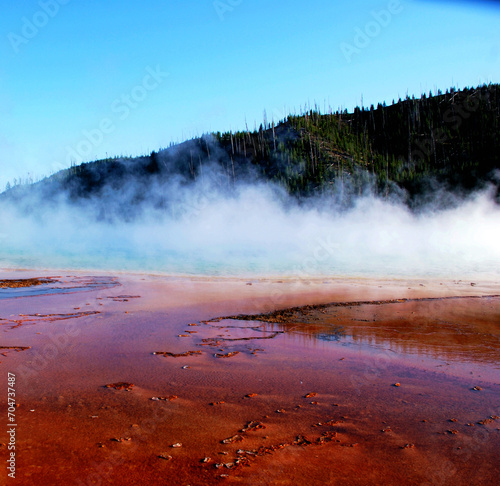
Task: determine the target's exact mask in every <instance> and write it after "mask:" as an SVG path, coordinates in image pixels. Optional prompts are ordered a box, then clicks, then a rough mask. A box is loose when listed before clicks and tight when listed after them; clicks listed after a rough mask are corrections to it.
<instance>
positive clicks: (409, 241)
mask: <svg viewBox="0 0 500 486" xmlns="http://www.w3.org/2000/svg"><path fill="white" fill-rule="evenodd" d="M138 194H142V198H140V199H142V200H141V201H140V202H138ZM335 194H336V193H334V194H333V195H329V196H323V197H317V198H314V199H311V200H309V201H307V202H302V203H298V202H297V201H296V200H295V199H293V198H291V197H290V196H288V195H287V194H286V193H285V192H284V191H283V190H282V189H280V188H279V187H277V186H274V185H271V184H268V183H263V182H259V181H257V180H255V179H254V180H251V181H247V182H244V183H243V182H240V183H237V184H236V185H233V184H231V183H230V182H228V178H227V174H226V172H225V171H224V170H222V169H221V167H220V166H218V165H216V164H212V165H211V166H208V165H207V166H205V167H203V173H202V174H200V176H199V177H197V178H196V180H194V181H191V182H189V183H188V182H186V180H185V178H183V177H182V176H180V175H178V174H177V175H176V174H172V176H171V177H169V178H168V179H167V180H166V181H165V180H163V181H160V180H156V182H154V183H150V184H148V185H147V186H139V187H138V186H137V184H136V183H135V182H134V181H133V180H129V181H128V182H127V183H126V184H123V185H122V186H121V187H120V188H119V189H117V188H113V189H111V188H106V189H105V190H104V191H103V192H102V193H101V194H100V195H99V197H94V198H89V199H82V200H78V201H77V202H75V201H71V200H70V198H69V196H68V194H67V193H64V192H63V193H61V194H60V195H59V196H58V197H57V199H56V200H53V201H51V202H50V204H49V203H44V201H43V199H42V196H41V195H40V194H39V193H38V192H37V191H36V190H32V191H31V192H30V193H29V196H25V197H24V202H23V204H19V203H12V202H9V200H8V198H6V199H5V200H4V201H2V202H1V203H0V267H4V268H39V269H41V268H52V269H55V268H60V269H62V268H64V269H70V268H71V269H102V270H115V271H119V270H124V271H138V272H152V273H166V274H205V275H228V276H257V275H262V276H265V275H282V276H296V277H307V276H323V275H324V276H326V275H329V276H339V275H346V276H350V275H352V276H365V275H366V276H434V277H438V276H442V277H452V278H465V277H474V278H488V279H496V278H498V277H499V274H500V271H499V262H500V245H499V244H498V242H499V241H500V208H499V206H498V205H497V204H496V203H495V202H494V198H493V197H492V194H490V193H489V192H488V191H483V192H481V193H477V194H476V195H474V196H472V197H468V198H467V199H466V200H463V201H462V202H460V203H456V204H454V205H452V207H448V208H447V209H433V206H432V205H427V206H426V209H425V210H421V211H419V212H414V211H413V212H412V211H411V210H410V209H408V208H407V206H406V205H404V204H403V203H402V202H400V201H399V200H397V199H384V198H380V197H376V196H374V195H373V194H370V193H366V194H365V195H361V196H358V197H356V198H355V199H353V201H352V203H351V204H350V205H349V206H348V207H343V206H342V205H339V204H338V201H337V199H336V197H335Z"/></svg>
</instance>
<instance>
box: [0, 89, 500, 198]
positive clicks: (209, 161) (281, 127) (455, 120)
mask: <svg viewBox="0 0 500 486" xmlns="http://www.w3.org/2000/svg"><path fill="white" fill-rule="evenodd" d="M214 165H215V166H217V167H218V170H217V173H218V177H219V182H218V183H219V184H220V185H225V186H227V188H228V189H231V188H232V187H234V185H235V183H237V182H238V181H240V180H241V181H243V180H248V179H252V180H255V179H257V180H261V181H272V182H274V183H276V184H278V185H280V186H282V187H283V188H284V189H286V191H288V192H289V193H290V194H291V195H293V196H296V197H298V198H305V197H308V196H312V195H316V194H318V193H319V194H329V193H330V192H331V193H332V194H333V193H334V192H338V190H339V188H343V187H345V186H348V187H349V188H350V191H351V192H354V193H360V192H361V191H362V190H363V188H364V187H366V186H367V185H371V186H372V189H373V190H374V191H376V192H378V193H379V194H388V193H389V192H391V191H394V190H396V191H397V190H399V189H404V193H405V194H406V195H407V196H406V197H407V201H408V202H409V203H410V204H414V203H415V201H416V200H418V197H419V196H420V195H422V194H425V193H428V192H429V191H432V190H433V189H435V188H436V187H439V188H440V189H443V188H444V189H446V190H449V191H452V192H459V193H461V194H463V193H467V192H470V191H472V190H475V189H478V188H482V187H484V186H485V185H486V184H487V183H492V184H494V185H495V186H496V187H497V200H498V194H499V193H498V187H499V179H498V177H499V176H498V170H499V169H500V85H498V84H490V85H483V86H480V87H477V88H470V89H462V90H455V89H450V90H448V91H447V92H446V93H444V94H443V93H441V92H439V93H437V94H434V95H432V94H429V95H428V96H426V95H423V96H422V97H421V98H420V99H414V98H408V97H407V98H406V99H404V100H399V101H397V102H393V103H392V104H391V105H387V106H386V104H385V103H384V104H379V105H378V106H377V107H374V106H371V107H370V108H365V107H363V108H356V109H355V110H354V112H353V113H348V112H347V111H344V112H340V111H337V112H334V113H329V114H321V113H320V112H319V110H313V109H311V110H308V111H306V112H305V113H302V114H300V115H290V116H288V117H287V118H286V119H285V120H282V121H280V122H278V123H276V124H274V123H271V124H269V123H268V122H267V121H264V122H263V124H262V125H261V126H260V128H259V129H258V130H254V131H242V132H236V133H219V132H218V133H214V134H212V135H209V136H204V137H200V138H196V139H193V140H189V141H187V142H184V143H181V144H178V145H172V146H170V147H169V148H166V149H162V150H159V151H158V152H153V153H151V154H150V155H148V156H143V157H136V158H126V157H117V158H112V159H106V160H99V161H95V162H90V163H85V164H81V165H78V166H74V167H71V168H70V169H66V170H63V171H61V172H59V173H57V174H54V175H53V176H51V177H48V178H46V179H44V180H43V181H40V182H38V183H36V184H33V185H20V186H17V187H14V188H12V189H11V190H9V191H6V192H4V193H3V195H2V198H14V199H15V200H17V201H18V202H20V201H22V199H23V198H24V196H25V195H26V193H29V192H30V191H32V190H33V188H34V187H36V188H37V190H40V191H42V194H43V196H44V199H45V200H47V201H50V200H51V199H53V198H55V196H56V195H57V194H58V193H60V192H62V191H65V192H66V193H68V194H69V198H70V199H71V200H74V201H77V200H80V199H87V198H99V197H106V198H109V199H112V197H113V194H114V193H117V192H120V193H121V194H123V192H124V188H126V189H127V194H129V197H130V200H131V201H132V202H140V201H144V200H147V198H148V197H150V196H149V194H151V191H150V190H149V189H150V188H151V187H152V186H154V187H162V184H165V183H168V181H171V180H173V179H175V180H176V181H178V183H179V184H181V185H182V184H190V183H191V182H192V181H194V180H195V179H199V177H200V176H203V173H204V168H207V169H206V170H207V171H208V167H209V166H210V167H212V168H213V166H214ZM157 192H158V191H156V193H155V196H154V197H155V198H156V199H157V200H155V201H154V204H155V205H168V196H165V197H161V195H160V196H158V194H157ZM160 192H161V191H160ZM400 192H403V191H400ZM151 197H153V196H151ZM158 198H159V199H158Z"/></svg>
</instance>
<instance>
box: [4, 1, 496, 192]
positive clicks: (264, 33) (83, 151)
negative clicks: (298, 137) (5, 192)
mask: <svg viewBox="0 0 500 486" xmlns="http://www.w3.org/2000/svg"><path fill="white" fill-rule="evenodd" d="M8 3H9V6H8V7H5V6H4V9H3V12H2V15H1V17H0V59H1V63H0V190H2V189H3V188H4V187H5V184H6V182H7V181H11V182H12V180H13V179H14V178H20V177H21V178H23V179H24V178H26V177H27V175H28V173H30V174H31V175H32V176H33V177H35V178H39V177H41V176H45V175H50V174H51V173H53V172H55V171H57V170H59V169H61V168H65V167H67V166H68V165H69V164H70V163H71V162H72V161H74V162H76V163H79V162H82V161H88V160H93V159H95V158H103V157H106V155H109V156H115V155H121V154H123V155H137V154H142V153H149V152H150V151H152V150H156V149H158V148H161V147H165V146H168V144H169V143H170V142H171V141H174V142H176V141H182V140H185V139H187V138H191V137H193V136H196V135H201V134H202V133H205V132H207V131H217V130H220V131H225V130H229V129H233V130H238V129H244V128H245V122H247V123H248V126H249V128H250V129H253V127H254V125H255V123H257V125H259V124H260V123H261V121H262V118H263V111H264V110H266V111H267V116H268V118H269V120H271V118H274V119H275V120H276V119H278V118H280V117H281V116H283V115H284V114H286V113H285V112H287V111H297V112H298V111H300V107H301V106H304V104H305V103H310V104H311V105H313V104H314V103H315V102H317V103H318V104H319V105H320V106H321V108H323V107H324V105H325V104H326V106H328V105H330V106H331V107H332V108H333V109H337V108H339V107H342V108H347V109H352V108H353V107H354V106H355V105H356V104H359V103H360V102H361V98H362V97H363V102H364V104H365V105H369V104H371V103H374V104H376V103H377V102H379V101H380V102H383V101H386V102H387V103H390V102H391V101H392V100H393V99H396V100H397V98H398V97H400V96H401V97H404V96H405V95H406V94H407V93H408V94H409V95H410V96H411V95H412V94H415V95H416V96H418V95H420V94H421V92H428V91H429V90H432V91H435V89H436V88H439V89H442V90H443V91H444V90H446V89H447V88H449V87H450V86H452V85H454V86H458V87H464V86H475V85H477V84H479V83H483V82H499V81H500V29H499V26H500V6H499V5H500V4H499V3H498V2H472V1H471V2H465V1H462V2H452V1H448V2H446V1H443V2H434V1H430V0H421V1H419V0H399V1H398V0H353V1H350V2H335V1H332V0H311V1H309V2H304V1H296V0H287V1H282V0H274V1H269V0H265V1H264V0H221V1H214V0H196V1H194V0H184V1H182V2H168V1H160V0H141V1H126V2H124V1H123V0H121V1H118V0H106V1H102V0H86V1H79V0H46V1H45V2H44V1H43V0H41V1H23V2H8ZM389 10H391V11H392V12H393V13H391V12H389V15H387V14H386V13H383V14H382V16H381V17H380V16H379V17H376V16H374V14H373V12H374V11H375V12H381V11H385V12H388V11H389ZM46 12H48V13H46ZM360 32H362V33H363V34H360ZM363 35H365V36H366V37H364V38H363ZM356 36H357V38H356ZM167 74H168V76H167ZM89 139H90V141H89Z"/></svg>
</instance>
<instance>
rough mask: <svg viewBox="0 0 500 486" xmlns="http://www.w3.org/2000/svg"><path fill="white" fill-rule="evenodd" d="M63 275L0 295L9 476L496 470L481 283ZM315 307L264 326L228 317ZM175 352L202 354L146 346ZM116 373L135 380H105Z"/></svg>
mask: <svg viewBox="0 0 500 486" xmlns="http://www.w3.org/2000/svg"><path fill="white" fill-rule="evenodd" d="M16 277H19V275H17V276H16ZM64 278H67V279H68V282H70V284H71V282H73V285H74V292H70V293H49V294H43V295H42V294H40V295H39V296H30V297H27V296H26V297H23V298H16V299H10V298H9V299H3V300H2V303H1V304H0V319H1V320H0V332H1V333H2V345H5V346H23V347H28V346H30V348H29V349H25V350H22V351H21V350H20V349H17V350H16V349H4V350H3V356H1V357H0V361H1V362H0V368H1V369H2V370H4V371H7V370H8V371H9V372H15V373H16V377H17V396H18V401H19V403H20V407H19V409H18V411H17V416H18V421H19V432H18V437H17V440H18V448H19V451H20V454H19V460H18V465H17V467H18V477H19V478H18V481H17V482H18V484H22V485H24V484H29V485H31V484H54V483H55V482H61V481H62V482H65V483H75V482H76V484H93V483H95V482H99V481H101V482H104V483H108V484H120V485H122V484H123V485H127V484H137V483H138V482H139V481H140V482H143V483H145V484H157V483H158V482H165V481H166V482H168V483H169V484H172V485H186V484H191V485H200V486H201V485H211V484H219V483H220V481H221V480H222V477H224V476H223V475H227V477H224V478H225V479H224V480H225V482H226V484H252V485H253V484H288V485H295V484H312V485H316V484H317V485H324V484H388V485H391V484H395V485H396V484H397V485H399V484H419V485H420V484H425V483H430V484H453V485H466V484H467V485H469V484H494V483H493V482H492V481H494V478H496V477H497V476H498V473H499V469H500V468H499V464H498V457H497V451H498V447H499V446H500V431H499V427H500V420H499V419H498V418H491V417H497V416H499V415H500V410H499V409H498V403H499V401H500V385H499V384H498V381H499V380H498V377H499V373H498V364H499V361H498V355H499V353H498V351H499V347H500V346H499V343H498V340H499V336H500V331H499V329H498V325H499V324H498V323H499V322H500V319H499V313H500V304H499V298H498V297H494V298H493V297H492V298H466V297H465V296H467V295H470V294H473V295H474V294H475V295H476V296H480V295H482V294H484V293H486V290H487V289H486V288H481V287H480V286H477V287H471V286H470V284H468V285H457V284H453V285H450V286H448V287H446V288H443V287H444V286H439V285H436V287H435V288H431V286H430V284H429V283H428V282H424V283H425V285H428V286H427V287H421V286H420V285H418V284H417V286H416V288H414V289H413V290H411V289H408V287H410V286H411V287H412V288H413V287H414V282H413V283H412V284H411V285H410V284H409V283H408V282H406V281H405V282H403V283H402V284H401V283H392V284H390V283H389V282H388V283H387V284H386V285H385V286H380V285H378V283H380V282H377V283H375V282H372V283H371V284H370V285H368V284H367V282H364V283H360V282H357V281H352V282H337V283H336V284H321V283H316V284H314V283H311V284H310V285H306V284H305V283H303V282H299V283H298V284H296V283H291V282H288V283H287V282H283V283H278V281H260V280H257V281H253V282H248V281H239V280H233V281H224V280H220V281H211V280H210V279H205V280H196V279H192V280H191V279H163V278H158V277H145V276H144V277H133V278H132V277H125V276H121V277H119V278H118V279H117V280H116V281H114V280H109V281H110V282H113V283H115V284H117V285H116V286H102V285H101V286H98V285H94V284H96V283H101V284H102V283H103V282H102V281H101V282H99V279H94V278H88V277H86V281H87V283H88V285H89V288H88V289H87V291H85V292H83V291H81V288H82V286H81V285H80V284H79V280H78V279H76V278H75V277H71V278H68V277H64ZM72 279H73V280H72ZM80 283H81V282H80ZM249 283H252V285H248V284H249ZM92 285H94V287H93V288H90V287H92ZM391 285H392V286H391ZM38 287H40V286H38ZM380 287H383V288H380ZM276 289H280V291H279V302H280V305H277V303H276V300H273V299H276V298H277V297H276V295H275V296H274V297H273V298H272V297H271V295H272V294H273V292H274V293H276V292H277V290H276ZM432 295H434V296H436V297H439V296H446V295H451V296H460V295H461V296H462V297H463V298H460V299H435V300H428V297H432ZM353 297H355V298H353ZM407 297H416V298H415V299H414V300H413V301H401V302H395V303H394V302H393V303H383V302H382V300H383V299H388V298H392V299H402V298H407ZM420 297H422V298H426V299H427V300H417V299H418V298H420ZM332 301H336V302H337V304H338V303H342V305H334V306H330V307H328V306H327V307H319V308H314V309H309V310H306V311H301V310H298V311H294V312H293V313H292V314H291V315H290V316H289V317H287V319H286V322H281V323H269V322H266V321H265V318H264V321H261V320H250V321H247V320H240V319H235V318H234V316H236V315H238V314H240V313H246V314H256V313H259V312H263V311H268V310H274V309H273V308H276V307H286V306H290V305H304V304H308V303H321V302H324V303H327V302H332ZM353 301H358V304H352V305H350V304H349V303H350V302H351V303H352V302H353ZM361 301H365V303H364V304H359V302H361ZM370 301H371V303H369V302H370ZM228 316H229V317H228ZM230 316H233V317H230ZM3 343H5V344H3ZM188 351H200V352H201V354H197V353H195V354H191V355H186V356H179V357H172V356H164V355H162V354H154V353H155V352H170V353H173V354H181V355H182V354H184V353H187V352H188ZM216 355H217V356H216ZM117 382H128V383H131V384H133V385H134V386H133V387H132V389H131V391H125V390H114V389H111V388H106V387H105V385H107V384H113V383H117ZM396 384H399V385H400V386H395V385H396ZM474 387H477V388H478V390H473V388H474ZM479 388H480V389H479ZM174 396H175V397H177V398H172V399H171V400H151V399H152V398H153V397H174ZM252 422H253V423H254V424H255V423H257V424H261V425H262V428H257V429H255V430H248V431H244V432H242V430H244V429H245V428H246V427H248V426H249V424H250V423H252ZM468 424H470V425H468ZM235 436H240V437H241V442H240V441H239V440H240V439H235V441H234V442H232V441H230V442H228V443H224V441H225V440H226V439H229V438H232V437H235ZM2 438H3V437H2V436H0V442H2V440H1V439H2ZM3 442H4V441H3ZM176 443H181V444H182V446H181V447H179V448H173V447H172V445H173V444H176ZM238 451H240V452H238ZM241 451H243V452H241ZM4 453H5V450H4V449H2V448H0V455H2V456H3V454H4ZM160 456H171V457H172V459H171V460H166V459H163V458H161V457H160ZM206 457H208V458H210V459H209V460H208V461H207V462H201V461H202V459H203V458H206ZM237 461H240V464H237V463H236V462H237ZM225 464H227V465H229V466H226V465H225ZM89 465H90V466H89ZM216 465H219V467H216ZM4 471H5V470H4V469H2V470H0V478H2V475H1V474H4ZM221 476H222V477H221Z"/></svg>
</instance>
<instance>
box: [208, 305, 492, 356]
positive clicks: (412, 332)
mask: <svg viewBox="0 0 500 486" xmlns="http://www.w3.org/2000/svg"><path fill="white" fill-rule="evenodd" d="M252 317H253V318H256V316H252ZM242 319H244V317H242ZM260 319H262V320H260ZM265 319H266V316H261V317H258V318H256V320H255V321H245V320H242V321H238V320H229V319H226V320H224V321H221V322H220V323H218V326H220V328H221V329H222V328H228V326H238V327H239V329H240V331H239V332H240V333H241V329H242V328H243V329H248V330H250V329H251V330H252V332H251V333H250V334H248V335H247V336H246V337H244V335H243V334H241V337H244V338H245V339H251V335H252V334H253V335H255V334H256V332H255V331H256V330H257V329H258V330H259V331H260V332H265V333H276V332H279V333H282V334H285V335H286V339H287V340H289V339H292V340H294V341H296V342H301V344H302V345H304V346H308V347H310V346H315V345H317V343H318V341H321V342H323V343H325V344H326V345H327V346H328V345H332V346H338V345H356V346H359V347H360V348H373V349H375V348H377V349H390V350H391V351H393V352H396V353H398V354H399V355H402V356H416V357H426V358H433V359H440V360H445V361H451V360H453V361H459V362H476V363H488V364H494V365H499V364H500V298H499V297H483V298H467V297H466V298H459V299H458V298H457V299H453V300H449V299H427V300H422V301H418V300H417V301H407V302H396V303H395V302H392V303H364V304H362V305H353V306H345V307H342V306H339V305H338V304H336V305H332V306H324V307H321V308H311V307H309V308H307V309H304V310H297V309H296V310H293V311H292V312H288V313H287V315H286V318H285V319H284V322H279V323H276V322H266V321H265ZM236 323H239V324H236Z"/></svg>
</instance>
